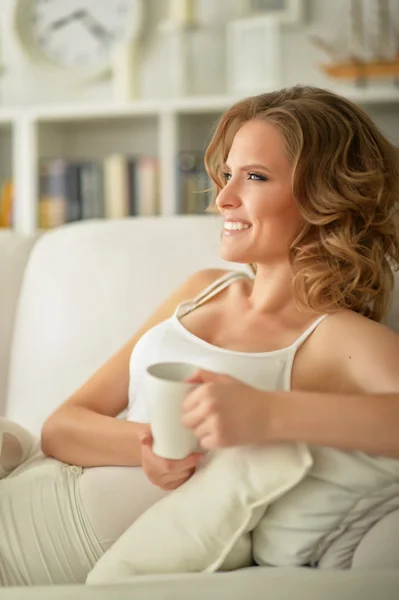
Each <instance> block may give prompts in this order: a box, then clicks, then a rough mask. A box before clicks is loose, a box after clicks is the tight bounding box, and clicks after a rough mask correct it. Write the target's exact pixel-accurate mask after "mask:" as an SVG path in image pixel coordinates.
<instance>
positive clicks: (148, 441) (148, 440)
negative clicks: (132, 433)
mask: <svg viewBox="0 0 399 600" xmlns="http://www.w3.org/2000/svg"><path fill="white" fill-rule="evenodd" d="M139 441H140V443H141V444H142V445H143V446H150V447H151V446H152V443H153V438H152V435H151V432H150V431H143V432H142V433H141V434H140V435H139Z"/></svg>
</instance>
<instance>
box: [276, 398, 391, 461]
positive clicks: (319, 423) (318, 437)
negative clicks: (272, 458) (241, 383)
mask: <svg viewBox="0 0 399 600" xmlns="http://www.w3.org/2000/svg"><path fill="white" fill-rule="evenodd" d="M265 400H266V401H267V398H265ZM269 401H270V406H269V410H268V415H269V417H270V419H269V420H266V421H265V423H266V429H267V431H266V432H265V437H266V438H267V439H268V440H269V441H273V440H275V441H296V442H305V443H307V444H310V445H315V446H317V445H319V446H332V447H334V448H340V449H342V450H358V451H362V452H366V453H368V454H375V455H380V456H389V457H392V458H399V394H398V393H397V394H356V395H352V394H350V395H349V394H334V393H318V392H282V393H281V394H273V397H271V395H270V396H269Z"/></svg>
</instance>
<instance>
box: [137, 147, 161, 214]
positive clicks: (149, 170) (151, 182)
mask: <svg viewBox="0 0 399 600" xmlns="http://www.w3.org/2000/svg"><path fill="white" fill-rule="evenodd" d="M135 189H136V214H137V215H139V216H152V215H158V214H159V212H160V197H159V163H158V159H157V158H154V157H148V156H142V157H139V158H137V160H136V186H135Z"/></svg>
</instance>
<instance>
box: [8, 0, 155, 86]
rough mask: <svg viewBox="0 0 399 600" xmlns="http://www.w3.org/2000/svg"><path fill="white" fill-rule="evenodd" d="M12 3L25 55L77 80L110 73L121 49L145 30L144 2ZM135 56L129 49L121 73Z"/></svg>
mask: <svg viewBox="0 0 399 600" xmlns="http://www.w3.org/2000/svg"><path fill="white" fill-rule="evenodd" d="M12 2H13V6H12V27H13V33H14V36H15V37H16V39H17V42H18V43H19V45H20V47H21V48H22V50H23V51H24V52H25V54H26V56H28V57H29V59H30V60H32V61H33V62H35V63H36V64H37V65H38V66H40V67H41V68H46V69H47V70H50V69H51V70H53V72H54V73H56V74H57V75H59V74H60V73H61V74H62V76H63V77H69V78H73V79H76V80H78V81H84V80H89V79H92V78H95V77H98V76H99V75H101V74H104V73H106V72H107V70H109V69H110V67H111V63H112V57H113V54H114V52H115V50H116V49H117V48H118V46H120V45H121V44H125V48H127V47H128V46H129V43H131V41H132V40H135V39H136V38H137V36H138V34H139V32H140V30H141V26H142V8H143V6H142V0H112V1H111V2H110V1H106V2H103V1H101V2H99V1H98V0H75V1H74V2H56V1H48V0H12ZM122 54H123V52H122ZM133 54H134V51H133V50H132V47H130V48H129V50H126V54H125V55H124V56H123V58H122V59H121V61H120V64H121V65H122V66H121V70H124V71H125V70H126V63H128V64H133V65H134V64H135V62H134V61H133V63H132V62H131V60H130V58H129V60H127V58H128V57H130V56H131V55H133ZM129 61H130V62H129Z"/></svg>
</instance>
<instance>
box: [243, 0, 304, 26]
mask: <svg viewBox="0 0 399 600" xmlns="http://www.w3.org/2000/svg"><path fill="white" fill-rule="evenodd" d="M242 2H243V7H242V8H243V12H242V14H244V15H247V16H258V15H259V16H260V15H263V16H272V17H274V18H276V19H278V20H279V22H280V23H282V24H283V25H299V24H301V23H303V21H304V18H305V0H242Z"/></svg>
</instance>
